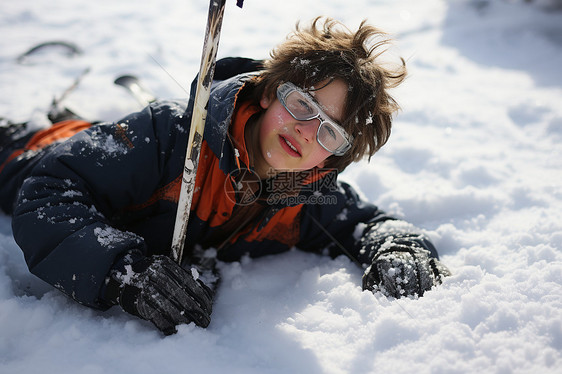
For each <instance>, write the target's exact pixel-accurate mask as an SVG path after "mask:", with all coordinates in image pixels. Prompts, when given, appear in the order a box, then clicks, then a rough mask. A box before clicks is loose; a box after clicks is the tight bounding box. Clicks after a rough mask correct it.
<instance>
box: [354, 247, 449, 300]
mask: <svg viewBox="0 0 562 374" xmlns="http://www.w3.org/2000/svg"><path fill="white" fill-rule="evenodd" d="M449 275H451V272H450V271H449V269H447V267H446V266H445V265H443V264H442V263H441V262H439V260H437V259H436V258H433V257H430V252H429V251H427V250H425V249H423V248H421V247H419V246H418V245H417V244H416V243H415V242H412V245H405V244H398V243H396V244H392V245H391V246H390V247H389V248H387V249H383V250H380V251H379V252H378V253H377V254H376V255H375V257H374V258H373V262H372V264H371V266H369V267H368V268H367V270H366V271H365V274H364V275H363V290H370V291H376V290H380V291H381V292H382V293H384V294H385V295H386V296H392V297H395V298H397V299H398V298H400V297H404V296H413V295H418V296H422V295H423V293H424V292H425V291H427V290H429V289H430V288H431V287H433V286H434V285H437V284H441V282H442V278H443V277H446V276H449Z"/></svg>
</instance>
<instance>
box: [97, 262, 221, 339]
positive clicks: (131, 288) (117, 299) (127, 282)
mask: <svg viewBox="0 0 562 374" xmlns="http://www.w3.org/2000/svg"><path fill="white" fill-rule="evenodd" d="M123 267H124V270H121V271H120V270H113V271H112V272H111V273H110V280H109V284H108V286H107V291H106V299H107V300H108V301H109V302H111V303H113V304H119V305H121V307H122V308H123V310H125V311H126V312H128V313H131V314H133V315H135V316H138V317H140V318H142V319H145V320H148V321H150V322H152V323H153V324H154V325H155V326H156V327H157V328H158V329H160V330H161V331H162V332H163V333H164V334H165V335H171V334H174V333H176V332H177V330H176V325H179V324H181V323H190V322H194V323H195V324H196V325H198V326H201V327H207V326H208V325H209V323H210V322H211V311H212V300H213V292H212V291H211V290H210V289H209V288H208V287H207V286H206V285H205V284H203V282H201V281H200V280H195V279H194V278H193V276H192V274H191V273H189V272H188V271H186V270H184V269H183V268H182V267H181V266H179V265H178V264H177V263H175V262H174V261H173V260H172V259H170V258H169V257H167V256H151V257H143V258H142V259H140V260H137V261H135V262H133V263H132V264H128V265H127V264H126V265H124V266H123Z"/></svg>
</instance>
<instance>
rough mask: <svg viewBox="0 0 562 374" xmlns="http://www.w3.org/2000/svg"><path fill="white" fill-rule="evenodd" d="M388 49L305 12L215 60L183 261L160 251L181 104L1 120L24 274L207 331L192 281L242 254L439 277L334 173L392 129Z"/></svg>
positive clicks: (170, 203)
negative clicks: (301, 20)
mask: <svg viewBox="0 0 562 374" xmlns="http://www.w3.org/2000/svg"><path fill="white" fill-rule="evenodd" d="M372 40H378V41H377V43H376V44H372V45H370V44H369V42H370V41H372ZM388 42H389V40H388V39H386V38H385V36H384V34H383V33H382V32H380V31H379V30H377V29H376V28H374V27H372V26H369V25H367V24H366V23H362V24H361V25H360V27H359V29H358V31H357V32H351V31H349V30H348V29H346V28H344V27H343V26H342V25H341V24H340V23H338V22H336V21H334V20H332V19H327V18H318V19H316V20H314V21H313V22H312V24H311V25H310V26H309V27H306V28H300V27H297V29H296V30H295V32H294V33H293V34H291V35H290V36H289V37H288V38H287V40H286V41H285V42H283V43H282V44H281V45H279V46H278V47H277V48H276V49H275V50H274V51H273V52H272V54H271V58H270V59H268V60H265V61H255V60H249V59H244V58H227V59H223V60H220V61H218V63H217V67H216V73H215V82H214V84H213V88H212V93H211V98H210V102H209V105H208V115H207V123H206V128H205V134H204V142H203V146H202V150H201V155H200V162H199V167H198V172H197V176H196V181H195V193H194V196H193V203H192V206H191V209H192V214H191V218H190V221H189V226H188V233H187V239H186V249H185V252H186V256H185V258H184V263H183V267H181V266H179V265H177V264H176V263H175V262H173V261H172V260H171V259H170V257H169V254H170V246H171V242H172V232H173V228H174V220H175V217H176V210H177V201H178V196H179V186H180V183H181V182H180V181H181V175H182V170H183V162H184V153H185V149H186V143H187V140H188V133H189V126H190V122H191V121H190V116H191V113H192V105H193V99H192V98H191V99H190V100H189V101H188V102H183V101H158V102H155V103H153V104H151V105H149V106H148V107H147V108H145V109H144V110H143V111H141V112H138V113H133V114H131V115H128V116H127V117H125V118H124V119H122V120H120V121H117V122H115V123H101V124H91V123H89V122H87V121H84V120H81V119H76V118H75V119H66V120H64V121H59V122H57V123H55V124H54V125H53V126H52V127H50V128H48V129H45V130H41V131H39V132H36V133H28V134H25V135H22V134H23V133H24V132H25V131H24V130H25V129H24V127H25V125H11V126H7V127H6V126H5V127H4V128H1V130H2V131H3V134H4V135H3V136H2V138H0V204H1V207H2V209H3V210H4V211H5V212H6V213H8V214H12V215H13V233H14V237H15V239H16V241H17V243H18V245H19V246H20V247H21V249H22V250H23V252H24V254H25V259H26V262H27V264H28V267H29V269H30V271H31V272H32V273H33V274H35V275H37V276H38V277H40V278H42V279H43V280H45V281H46V282H48V283H50V284H52V285H53V286H55V287H56V288H58V289H60V290H61V291H63V292H64V293H65V294H67V295H68V296H70V297H72V298H73V299H74V300H76V301H78V302H79V303H81V304H83V305H87V306H89V307H93V308H98V309H107V308H109V307H111V306H112V305H116V304H119V305H120V306H121V307H122V308H123V309H124V310H125V311H127V312H129V313H131V314H133V315H136V316H138V317H140V318H143V319H146V320H149V321H151V322H152V323H154V325H156V327H157V328H159V329H160V330H162V331H163V332H164V333H165V334H171V333H174V332H175V331H176V325H178V324H181V323H190V322H194V323H196V324H197V325H199V326H202V327H206V326H208V325H209V323H210V315H211V307H212V299H213V293H214V287H215V286H216V279H215V280H212V279H211V280H210V281H207V282H205V281H204V278H205V277H204V276H202V275H203V274H205V272H208V271H209V270H211V271H212V270H213V261H216V260H217V259H218V260H220V261H236V260H238V259H240V257H241V256H243V255H245V254H248V255H250V256H252V257H257V256H264V255H269V254H274V253H280V252H284V251H287V250H289V249H291V248H293V247H297V248H299V249H301V250H304V251H310V252H316V253H328V254H330V255H331V256H338V255H341V254H345V255H347V256H349V257H350V258H351V260H352V261H353V262H355V263H357V264H358V265H359V266H361V267H362V269H363V271H364V275H363V289H365V290H372V291H376V290H380V291H382V292H384V293H385V294H387V295H389V296H393V297H396V298H399V297H403V296H410V295H419V296H421V295H423V293H424V291H426V290H429V289H430V288H431V287H432V286H434V285H436V284H439V283H440V282H441V279H442V277H443V276H446V275H448V274H449V272H448V270H447V268H446V267H445V266H443V265H442V264H441V263H440V262H439V261H438V255H437V252H436V250H435V248H434V247H433V245H432V244H431V243H430V242H429V240H428V239H427V238H426V237H425V236H423V235H422V234H421V233H420V232H419V231H418V230H416V229H415V228H413V227H412V226H411V225H409V224H407V223H405V222H403V221H400V220H396V219H394V218H392V217H390V216H388V215H386V214H385V213H384V212H382V211H381V210H379V209H378V208H377V207H375V206H373V205H372V204H369V203H367V202H363V201H361V200H360V199H359V197H358V195H357V194H356V193H355V192H354V190H353V189H352V188H351V187H350V186H349V185H347V184H345V183H342V182H336V177H337V174H338V173H339V172H341V171H343V170H344V169H345V168H346V167H347V166H348V165H349V164H350V163H352V162H354V161H358V160H360V159H362V158H363V157H364V156H367V155H368V156H369V157H370V156H372V155H373V154H374V153H375V152H376V151H377V150H378V149H379V148H380V147H382V146H383V145H384V144H385V142H386V141H387V139H388V137H389V135H390V129H391V122H392V114H393V113H394V111H395V110H396V109H397V107H398V106H397V104H396V103H395V101H394V100H393V98H392V97H391V96H389V94H388V92H387V89H388V88H391V87H394V86H396V85H398V84H399V83H401V81H402V80H403V79H404V77H405V74H406V70H405V66H404V61H403V60H402V64H400V65H398V66H397V67H396V68H395V69H394V70H391V69H389V68H383V66H381V65H380V64H379V63H378V56H379V55H380V54H381V53H382V51H381V48H383V47H384V46H385V44H387V43H388ZM193 90H194V89H193V87H192V93H193ZM208 248H212V249H214V250H211V251H204V250H205V249H208ZM210 253H211V254H214V256H209V254H210ZM185 269H189V270H185ZM195 269H197V270H198V271H197V270H195ZM199 274H201V276H199ZM207 278H209V279H210V277H207Z"/></svg>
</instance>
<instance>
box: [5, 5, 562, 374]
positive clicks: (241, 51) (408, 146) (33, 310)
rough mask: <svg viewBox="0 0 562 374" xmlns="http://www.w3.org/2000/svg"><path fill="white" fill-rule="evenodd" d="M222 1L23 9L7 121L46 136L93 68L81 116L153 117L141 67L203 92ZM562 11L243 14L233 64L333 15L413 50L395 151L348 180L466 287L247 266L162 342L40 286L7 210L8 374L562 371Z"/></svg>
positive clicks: (232, 43)
mask: <svg viewBox="0 0 562 374" xmlns="http://www.w3.org/2000/svg"><path fill="white" fill-rule="evenodd" d="M206 3H207V2H205V1H191V2H189V1H179V0H158V1H156V0H148V1H146V2H143V3H142V6H141V5H140V3H139V2H136V1H132V0H123V1H118V2H115V1H111V2H110V1H109V0H100V1H95V2H92V1H83V0H72V1H71V0H58V1H54V2H52V1H50V2H45V1H43V2H41V1H36V0H20V1H17V2H16V1H5V2H4V3H3V5H2V12H0V31H1V33H2V35H4V37H3V38H1V39H0V86H1V87H2V88H3V89H2V90H1V91H0V97H1V100H0V114H1V115H2V116H4V117H7V118H11V119H13V120H26V119H29V118H30V117H31V118H33V119H34V123H35V124H36V126H41V122H42V121H41V118H44V113H45V110H46V108H48V106H49V104H50V102H51V100H52V97H53V95H60V94H61V93H62V92H63V91H64V89H65V88H66V87H68V86H69V85H70V84H71V83H72V81H73V80H74V77H76V76H78V75H79V74H80V73H81V72H82V71H83V70H84V68H85V67H88V66H90V67H91V71H90V73H89V74H88V75H86V76H85V77H84V79H83V81H82V83H81V85H80V87H79V88H78V89H77V90H76V91H74V92H73V93H71V94H70V96H69V98H68V104H69V105H71V107H72V109H74V110H76V111H78V112H80V113H82V114H83V115H85V116H88V117H89V118H95V119H100V120H116V119H118V118H120V117H121V116H123V115H125V114H127V113H129V112H132V111H136V110H138V109H140V108H139V107H138V104H137V103H136V101H135V100H134V99H133V98H131V97H129V96H128V94H127V93H126V92H125V91H124V90H123V89H122V88H121V87H118V86H114V85H113V84H112V82H113V79H115V78H116V77H117V76H119V75H121V74H127V73H133V74H136V75H139V76H140V77H141V78H142V79H143V80H144V82H145V84H146V85H147V87H150V89H151V90H152V91H153V92H155V93H156V94H157V96H159V97H163V98H167V97H185V95H186V91H187V90H188V87H189V84H190V82H191V81H192V79H193V77H194V76H195V74H196V73H197V71H198V68H199V63H200V61H199V59H200V56H201V52H200V51H201V49H202V44H203V41H202V38H203V35H204V30H205V22H206V18H207V5H208V4H206ZM561 5H562V4H561V3H560V1H545V0H542V1H530V2H527V1H523V0H512V1H507V0H505V1H504V0H495V1H491V0H488V1H487V0H460V1H443V0H425V1H417V0H392V1H391V0H386V1H385V0H383V1H376V2H375V1H368V0H357V1H353V2H349V1H338V0H326V1H322V2H314V3H312V2H310V3H309V2H303V1H296V0H285V1H283V2H271V1H246V2H245V4H244V8H243V9H239V8H237V7H236V6H235V5H234V2H229V3H228V4H227V7H226V14H225V18H224V24H223V33H222V36H221V44H220V48H219V57H225V56H232V55H241V56H249V57H255V58H263V57H266V56H267V55H268V51H269V49H270V48H271V47H273V46H274V45H275V44H277V43H278V42H280V41H282V40H283V39H284V37H285V35H286V34H287V33H288V32H290V31H291V29H292V28H293V26H294V24H295V22H296V21H297V20H299V19H301V20H303V21H307V20H310V19H311V18H313V17H314V16H316V15H321V14H324V15H331V16H334V17H337V18H339V19H340V20H342V21H343V22H345V23H346V24H347V25H348V26H349V27H350V28H355V27H357V25H358V24H359V22H360V21H361V20H362V19H363V18H368V19H369V21H370V22H371V23H372V24H374V25H377V26H379V27H380V28H382V29H383V30H385V31H387V32H389V33H391V34H392V35H393V36H394V37H395V38H396V39H397V44H396V48H395V49H393V50H391V52H392V53H393V54H394V55H396V56H397V55H401V56H403V57H404V58H406V60H407V64H408V67H409V72H410V76H409V78H408V79H407V80H406V82H405V83H404V84H403V85H402V86H401V87H399V88H398V89H396V90H395V91H394V95H395V97H396V98H397V100H398V101H399V103H400V104H401V106H402V111H401V112H400V114H399V115H398V116H397V117H396V121H395V126H394V129H393V134H392V136H391V140H390V141H389V143H388V144H387V145H386V146H385V147H384V148H383V149H382V150H381V151H380V152H379V153H378V154H377V155H375V157H373V159H372V160H371V162H370V163H369V164H368V163H366V162H364V163H361V164H357V165H354V166H352V167H350V168H349V169H348V170H346V172H345V173H344V174H343V176H342V178H343V179H345V180H346V181H348V182H349V183H351V184H352V185H354V186H356V187H357V188H358V189H359V190H360V191H361V192H360V193H361V194H362V195H363V196H364V197H365V199H367V200H369V201H372V202H374V203H376V204H377V205H379V206H380V207H382V208H384V209H385V210H387V211H389V212H390V213H392V214H395V215H397V216H399V217H403V218H405V219H407V220H409V221H411V222H412V223H413V224H415V225H417V226H419V227H422V228H423V229H424V230H425V231H426V232H427V234H428V235H429V236H430V237H431V238H432V240H433V242H434V243H435V245H436V246H437V248H438V250H439V251H440V253H441V259H442V260H443V262H444V263H445V264H447V265H448V266H449V267H450V268H451V270H452V271H453V276H451V277H450V278H448V279H446V281H445V283H444V284H443V285H442V286H441V287H438V288H435V289H434V290H432V291H430V292H427V293H426V294H425V295H424V297H422V298H419V299H414V298H412V299H400V300H398V301H397V300H394V299H390V298H386V297H384V296H382V295H381V294H380V293H377V294H372V293H368V292H361V288H360V284H361V273H362V270H361V269H358V268H356V266H355V265H354V264H352V263H351V262H350V261H349V260H348V259H346V258H343V257H342V258H337V259H335V260H330V259H329V258H326V257H322V256H316V255H311V254H305V253H301V252H298V251H293V252H289V253H286V254H283V255H278V256H273V257H266V258H263V259H259V260H250V259H243V260H242V261H240V262H237V263H232V264H222V266H221V271H222V277H223V281H222V284H221V286H220V289H219V293H218V295H217V299H216V303H215V305H214V309H213V315H212V319H213V320H212V322H211V324H210V326H209V327H208V328H207V329H201V328H198V327H196V326H194V325H187V326H181V327H180V328H179V332H178V334H176V335H174V336H170V337H166V338H164V337H163V335H162V334H160V333H159V332H158V331H157V330H156V329H154V328H153V327H152V325H151V324H150V323H148V322H145V321H141V320H139V319H137V318H134V317H131V316H129V315H127V314H126V313H124V312H122V311H120V310H119V309H118V308H112V309H110V310H109V311H108V312H99V311H94V310H91V309H88V308H85V307H83V306H81V305H79V304H77V303H75V302H73V301H71V300H69V299H68V298H67V297H65V296H64V295H62V294H61V293H60V292H59V291H58V290H56V289H53V288H51V287H49V286H47V285H46V284H45V283H43V282H42V281H40V280H38V279H37V278H36V277H34V276H33V275H31V274H30V273H29V272H28V270H27V267H26V265H25V262H24V259H23V255H22V253H21V251H20V250H19V249H18V247H17V245H16V244H15V242H14V241H13V239H12V232H11V225H10V219H9V217H6V216H1V215H0V336H1V337H2V338H1V339H0V373H35V372H38V371H40V372H44V373H73V374H75V373H84V374H86V373H136V374H141V373H155V372H158V373H183V372H194V373H244V374H253V373H255V374H264V373H307V374H310V373H334V374H339V373H354V374H355V373H375V372H376V373H384V372H392V373H395V374H398V373H469V372H473V373H560V368H562V353H561V352H562V254H561V249H562V148H561V147H560V143H561V142H562V106H561V105H560V103H561V102H562V73H561V72H560V67H561V66H562V10H561V9H560V8H561ZM61 39H63V40H69V41H71V42H74V43H76V44H77V45H79V46H80V47H81V48H82V49H83V50H84V53H83V54H82V55H80V56H76V57H74V58H70V57H67V56H65V55H63V54H62V53H60V51H49V52H44V53H41V54H39V55H37V56H32V57H30V58H29V59H28V61H26V64H16V62H15V60H16V58H17V56H18V55H19V54H20V53H22V52H24V51H25V50H26V49H27V48H29V47H30V46H32V45H34V44H36V43H38V42H42V41H46V40H61ZM42 114H43V117H42ZM109 140H110V139H108V141H109ZM119 151H121V149H119ZM123 151H125V150H123ZM69 193H71V192H69ZM30 234H31V233H30ZM100 234H101V235H100V236H99V238H100V240H105V239H106V238H108V237H109V236H107V235H105V234H107V233H106V232H103V233H102V232H100Z"/></svg>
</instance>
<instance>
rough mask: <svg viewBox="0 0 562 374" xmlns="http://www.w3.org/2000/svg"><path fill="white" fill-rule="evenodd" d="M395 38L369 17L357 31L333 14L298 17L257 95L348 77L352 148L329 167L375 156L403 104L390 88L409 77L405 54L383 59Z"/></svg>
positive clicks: (347, 114) (266, 69)
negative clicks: (394, 60) (303, 21)
mask: <svg viewBox="0 0 562 374" xmlns="http://www.w3.org/2000/svg"><path fill="white" fill-rule="evenodd" d="M390 41H391V40H390V39H389V38H388V37H387V34H385V33H384V32H382V31H380V30H379V29H377V28H375V27H373V26H370V25H368V24H367V23H366V21H363V22H362V23H361V24H360V26H359V28H358V30H357V31H356V32H352V31H350V30H349V29H348V28H346V27H345V26H344V25H343V24H342V23H340V22H338V21H336V20H334V19H331V18H328V17H317V18H315V19H314V20H313V21H312V22H311V24H310V25H309V26H308V27H301V25H300V24H299V23H297V25H296V28H295V31H294V32H293V33H291V34H289V36H288V37H287V39H286V40H285V41H284V42H283V43H281V44H280V45H279V46H277V47H276V48H275V49H273V50H272V51H271V58H270V59H267V60H265V61H264V70H263V71H262V72H261V73H260V75H259V77H257V78H256V80H255V81H254V84H255V85H256V86H255V87H254V88H255V89H254V92H253V94H252V96H253V100H254V101H255V102H258V101H259V99H260V98H261V96H262V95H263V94H265V95H267V96H268V97H270V98H274V97H275V95H276V89H277V87H278V86H279V85H280V84H281V83H283V82H292V83H294V84H296V85H297V86H300V87H301V88H303V89H311V88H312V87H313V86H314V85H315V84H318V83H320V82H322V81H325V80H334V79H342V80H343V81H345V82H346V83H347V85H348V87H349V90H348V92H347V96H346V103H345V105H344V112H343V119H342V122H343V123H342V126H343V127H344V128H345V129H346V131H347V132H348V133H349V134H352V135H353V136H354V141H353V145H352V147H351V149H350V150H349V151H348V152H347V153H346V154H344V155H343V156H333V155H332V156H330V157H329V158H328V159H327V160H326V167H330V168H335V169H338V170H339V171H342V170H343V169H345V168H346V167H347V166H348V165H349V164H350V163H352V162H354V161H358V160H360V159H361V158H363V157H364V156H368V157H369V158H370V157H371V156H373V155H374V154H375V152H376V151H378V150H379V149H380V148H381V147H382V146H383V145H384V144H385V143H386V142H387V140H388V138H389V136H390V130H391V124H392V114H393V113H394V112H395V111H397V110H398V109H399V106H398V104H397V103H396V101H395V100H394V99H393V98H392V97H391V96H390V95H389V93H388V92H387V91H388V89H389V88H393V87H396V86H398V85H399V84H400V83H401V82H402V81H403V80H404V78H405V77H406V64H405V61H404V59H402V58H400V63H399V64H395V65H396V66H394V67H389V66H387V65H385V64H383V63H382V62H381V61H380V56H381V55H382V54H383V53H384V52H385V51H386V48H385V47H386V46H387V45H389V43H390Z"/></svg>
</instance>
